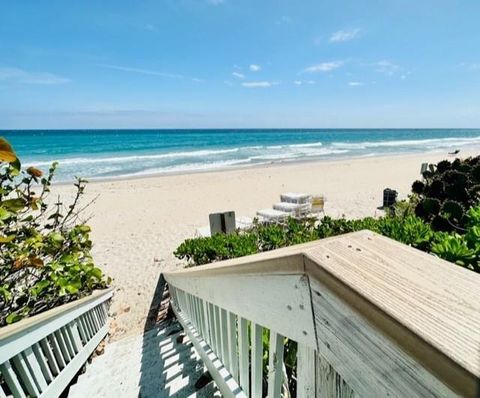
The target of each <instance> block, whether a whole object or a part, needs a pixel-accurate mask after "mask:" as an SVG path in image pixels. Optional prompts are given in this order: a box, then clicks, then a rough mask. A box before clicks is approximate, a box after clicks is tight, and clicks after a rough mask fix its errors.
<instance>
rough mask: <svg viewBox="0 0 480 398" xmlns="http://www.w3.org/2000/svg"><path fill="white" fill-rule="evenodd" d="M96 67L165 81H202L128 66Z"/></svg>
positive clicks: (105, 65)
mask: <svg viewBox="0 0 480 398" xmlns="http://www.w3.org/2000/svg"><path fill="white" fill-rule="evenodd" d="M97 66H100V67H102V68H107V69H114V70H119V71H122V72H128V73H137V74H140V75H150V76H159V77H164V78H167V79H188V80H192V81H194V82H201V81H203V80H202V79H198V78H196V77H189V76H184V75H180V74H176V73H168V72H162V71H157V70H151V69H141V68H132V67H130V66H121V65H110V64H97Z"/></svg>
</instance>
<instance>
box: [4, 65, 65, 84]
mask: <svg viewBox="0 0 480 398" xmlns="http://www.w3.org/2000/svg"><path fill="white" fill-rule="evenodd" d="M0 80H5V81H7V80H8V81H13V82H17V83H24V84H44V85H53V84H64V83H69V82H70V79H67V78H66V77H62V76H58V75H55V74H53V73H48V72H29V71H26V70H24V69H20V68H8V67H4V68H0Z"/></svg>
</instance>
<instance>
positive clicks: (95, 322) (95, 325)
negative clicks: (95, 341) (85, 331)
mask: <svg viewBox="0 0 480 398" xmlns="http://www.w3.org/2000/svg"><path fill="white" fill-rule="evenodd" d="M86 315H87V317H88V318H89V319H90V321H91V322H92V325H93V331H94V334H96V333H97V332H98V330H99V329H100V324H99V323H98V320H97V318H95V314H94V312H93V310H90V311H88V312H87V314H86Z"/></svg>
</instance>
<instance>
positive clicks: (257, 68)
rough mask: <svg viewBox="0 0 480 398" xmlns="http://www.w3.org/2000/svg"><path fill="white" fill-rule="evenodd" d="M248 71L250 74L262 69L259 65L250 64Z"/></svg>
mask: <svg viewBox="0 0 480 398" xmlns="http://www.w3.org/2000/svg"><path fill="white" fill-rule="evenodd" d="M248 69H250V70H251V71H252V72H258V71H259V70H261V69H262V67H261V66H260V65H255V64H251V65H250V66H249V67H248Z"/></svg>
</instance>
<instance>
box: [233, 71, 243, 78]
mask: <svg viewBox="0 0 480 398" xmlns="http://www.w3.org/2000/svg"><path fill="white" fill-rule="evenodd" d="M232 76H233V77H236V78H237V79H245V75H244V74H243V73H240V72H232Z"/></svg>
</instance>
